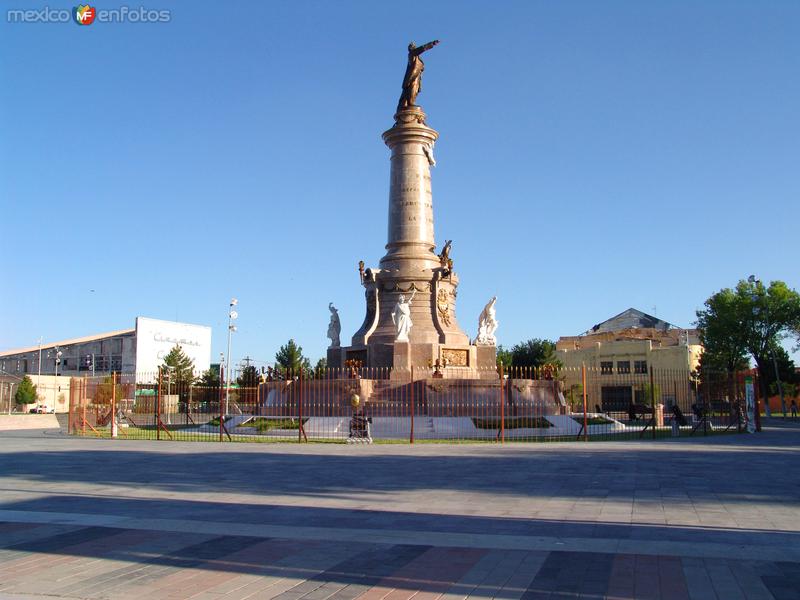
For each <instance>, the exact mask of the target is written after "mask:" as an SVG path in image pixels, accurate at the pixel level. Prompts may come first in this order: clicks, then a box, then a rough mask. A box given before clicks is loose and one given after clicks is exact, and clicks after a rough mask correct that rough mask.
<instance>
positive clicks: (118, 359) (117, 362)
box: [111, 354, 122, 372]
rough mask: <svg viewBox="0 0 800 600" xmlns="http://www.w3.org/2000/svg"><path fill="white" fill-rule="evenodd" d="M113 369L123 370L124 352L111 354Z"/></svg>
mask: <svg viewBox="0 0 800 600" xmlns="http://www.w3.org/2000/svg"><path fill="white" fill-rule="evenodd" d="M111 370H112V371H117V372H119V371H122V354H112V355H111Z"/></svg>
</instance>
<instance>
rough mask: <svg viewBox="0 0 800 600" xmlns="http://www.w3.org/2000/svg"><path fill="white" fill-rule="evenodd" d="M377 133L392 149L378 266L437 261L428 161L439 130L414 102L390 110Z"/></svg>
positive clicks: (418, 266) (403, 267)
mask: <svg viewBox="0 0 800 600" xmlns="http://www.w3.org/2000/svg"><path fill="white" fill-rule="evenodd" d="M395 120H396V121H395V125H394V127H392V128H391V129H389V130H388V131H386V132H384V134H383V141H384V142H385V143H386V145H387V146H388V147H389V148H390V149H391V150H392V156H391V174H390V185H389V229H388V235H387V244H386V250H387V253H386V255H385V256H384V257H383V258H382V259H381V261H380V265H381V269H386V270H389V271H400V272H401V273H402V272H407V271H415V272H418V271H420V270H422V269H432V268H435V267H437V266H438V265H439V261H438V258H437V256H436V253H435V249H436V242H435V240H434V235H433V197H432V194H431V170H430V162H431V161H432V159H433V144H434V142H435V141H436V139H437V138H438V137H439V134H438V133H437V132H436V131H435V130H433V129H431V128H430V127H428V126H427V125H426V124H425V113H424V112H422V109H421V108H419V107H418V106H413V107H411V108H408V109H406V110H403V111H400V112H399V113H397V115H395Z"/></svg>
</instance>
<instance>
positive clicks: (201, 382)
mask: <svg viewBox="0 0 800 600" xmlns="http://www.w3.org/2000/svg"><path fill="white" fill-rule="evenodd" d="M221 368H222V366H221V365H217V368H216V369H215V368H214V367H211V368H209V369H206V370H205V371H203V372H202V373H201V374H200V378H199V379H198V380H197V385H198V386H201V387H206V388H212V387H219V382H220V376H219V372H220V370H221Z"/></svg>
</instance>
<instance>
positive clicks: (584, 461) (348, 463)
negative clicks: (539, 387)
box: [0, 427, 800, 600]
mask: <svg viewBox="0 0 800 600" xmlns="http://www.w3.org/2000/svg"><path fill="white" fill-rule="evenodd" d="M34 597H39V598H42V597H53V598H81V599H88V598H93V599H94V598H96V599H105V598H108V599H115V598H137V599H145V598H155V599H182V598H192V599H196V600H211V599H214V600H239V599H245V598H278V599H280V600H301V599H302V600H356V599H359V600H408V599H411V598H414V599H415V600H437V599H442V600H456V599H461V600H463V599H466V598H508V599H513V600H518V599H524V600H534V599H540V598H542V599H544V598H547V599H556V598H559V599H568V598H575V599H578V598H591V599H601V598H607V599H616V600H626V599H642V600H646V599H651V598H652V599H663V600H672V599H675V600H678V599H690V600H696V599H705V598H709V599H715V600H736V599H740V598H741V599H746V600H789V599H797V600H800V430H798V429H797V428H792V427H781V428H775V429H770V428H769V427H767V428H766V431H765V432H764V433H763V434H761V435H758V436H752V435H733V436H726V437H714V438H709V439H707V440H697V439H695V440H677V441H675V440H663V441H659V442H609V443H590V444H581V443H568V444H552V445H541V444H536V445H533V444H532V445H507V446H493V445H475V446H469V445H463V446H447V445H438V444H437V445H415V446H413V447H412V446H371V447H368V446H327V445H326V446H322V445H318V446H315V445H302V446H300V445H297V446H294V445H275V446H271V445H264V444H252V445H250V444H241V445H239V444H236V445H234V444H211V443H183V444H181V443H170V442H161V443H156V442H134V441H122V440H118V441H114V440H89V439H70V438H66V437H63V436H59V435H55V432H28V433H25V434H16V435H14V434H11V435H6V432H4V435H3V437H2V438H0V599H3V598H34Z"/></svg>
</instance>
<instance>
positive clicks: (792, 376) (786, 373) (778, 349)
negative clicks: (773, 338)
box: [766, 346, 798, 397]
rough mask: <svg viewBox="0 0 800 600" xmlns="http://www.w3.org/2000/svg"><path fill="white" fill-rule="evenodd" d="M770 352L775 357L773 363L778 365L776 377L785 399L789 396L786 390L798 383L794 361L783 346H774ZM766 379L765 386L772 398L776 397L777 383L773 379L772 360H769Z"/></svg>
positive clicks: (773, 368) (773, 366)
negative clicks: (777, 376)
mask: <svg viewBox="0 0 800 600" xmlns="http://www.w3.org/2000/svg"><path fill="white" fill-rule="evenodd" d="M772 352H773V353H774V355H775V363H777V365H778V375H779V376H780V378H781V385H782V386H783V388H784V390H783V391H784V394H785V395H786V397H789V396H791V394H789V393H788V392H787V391H786V389H787V388H788V387H789V386H791V385H792V384H794V383H796V382H797V381H798V374H797V371H796V370H795V364H794V361H793V360H792V358H791V357H790V356H789V353H788V352H786V349H785V348H784V347H783V346H775V347H774V348H773V349H772ZM766 377H767V386H768V387H769V389H770V392H771V393H772V395H773V396H775V395H777V394H778V382H777V380H776V379H775V365H774V364H773V363H772V358H770V368H769V369H767V373H766ZM772 390H775V391H772Z"/></svg>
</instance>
